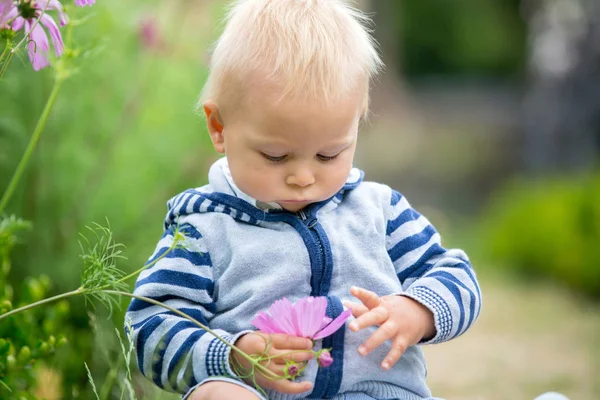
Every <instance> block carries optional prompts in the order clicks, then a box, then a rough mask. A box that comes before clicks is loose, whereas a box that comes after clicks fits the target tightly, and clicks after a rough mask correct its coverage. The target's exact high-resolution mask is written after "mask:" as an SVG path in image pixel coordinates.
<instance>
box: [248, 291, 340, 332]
mask: <svg viewBox="0 0 600 400" xmlns="http://www.w3.org/2000/svg"><path fill="white" fill-rule="evenodd" d="M326 311H327V298H325V297H305V298H302V299H300V300H298V301H297V302H296V303H295V304H292V303H291V302H290V301H289V300H288V299H286V298H285V297H284V298H283V299H280V300H276V301H275V302H274V303H273V304H272V305H271V307H270V308H269V313H270V315H269V314H267V313H266V312H263V311H261V312H259V313H257V314H256V316H255V317H254V318H253V319H252V321H251V322H252V324H253V325H254V326H255V327H256V328H258V329H260V330H261V331H263V332H266V333H285V334H288V335H292V336H300V337H305V338H310V339H314V340H317V339H322V338H324V337H327V336H329V335H332V334H333V333H335V331H337V330H338V329H339V328H340V327H341V326H342V325H343V324H344V322H345V321H346V319H348V318H349V317H350V315H351V314H352V313H351V311H350V310H344V311H343V312H342V313H341V314H340V315H339V316H338V317H337V318H336V319H335V320H333V321H332V320H331V318H328V317H327V316H325V312H326Z"/></svg>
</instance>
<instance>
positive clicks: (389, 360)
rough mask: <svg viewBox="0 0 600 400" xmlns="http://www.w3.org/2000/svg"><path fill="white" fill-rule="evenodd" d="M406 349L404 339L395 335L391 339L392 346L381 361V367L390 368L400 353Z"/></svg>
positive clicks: (400, 355)
mask: <svg viewBox="0 0 600 400" xmlns="http://www.w3.org/2000/svg"><path fill="white" fill-rule="evenodd" d="M405 351H406V341H405V340H404V338H403V337H401V336H396V338H395V339H394V340H393V341H392V348H391V349H390V351H389V352H388V353H387V355H386V356H385V358H384V359H383V362H382V363H381V368H383V369H390V368H392V367H393V366H394V364H396V363H397V362H398V360H399V359H400V357H402V354H404V352H405Z"/></svg>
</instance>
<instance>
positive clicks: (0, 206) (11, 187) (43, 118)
mask: <svg viewBox="0 0 600 400" xmlns="http://www.w3.org/2000/svg"><path fill="white" fill-rule="evenodd" d="M11 55H12V53H11V54H9V55H8V57H9V58H8V59H7V60H6V62H7V63H8V61H9V60H10V57H11ZM5 66H6V64H4V66H3V70H4V67H5ZM1 76H2V74H1V73H0V78H1ZM63 80H64V75H57V76H56V79H55V80H54V85H53V86H52V92H51V93H50V97H48V101H47V102H46V106H45V107H44V110H43V111H42V115H40V119H39V120H38V123H37V125H36V127H35V130H34V131H33V135H31V139H30V140H29V144H28V145H27V149H25V154H23V157H22V158H21V161H20V162H19V165H18V166H17V169H16V170H15V173H14V175H13V177H12V179H11V180H10V183H9V184H8V188H7V189H6V191H5V192H4V194H3V195H2V200H0V214H2V211H3V210H4V208H5V207H6V205H7V204H8V202H9V200H10V198H11V197H12V195H13V193H14V191H15V189H16V187H17V184H18V183H19V180H20V179H21V175H23V172H24V171H25V167H26V166H27V163H28V162H29V159H30V158H31V154H33V151H34V150H35V146H36V145H37V142H38V140H39V138H40V136H41V134H42V132H43V131H44V127H45V126H46V122H47V121H48V115H50V110H52V107H53V106H54V103H55V101H56V98H57V96H58V91H59V90H60V87H61V85H62V82H63Z"/></svg>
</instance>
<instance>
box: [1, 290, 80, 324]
mask: <svg viewBox="0 0 600 400" xmlns="http://www.w3.org/2000/svg"><path fill="white" fill-rule="evenodd" d="M84 292H85V290H84V289H83V288H82V287H80V288H79V289H77V290H73V291H70V292H66V293H62V294H59V295H56V296H53V297H48V298H47V299H44V300H40V301H36V302H35V303H31V304H27V305H26V306H23V307H19V308H15V309H14V310H10V311H9V312H7V313H4V314H1V315H0V320H3V319H4V318H7V317H10V316H11V315H13V314H18V313H20V312H22V311H26V310H29V309H30V308H34V307H37V306H41V305H43V304H47V303H52V302H54V301H57V300H61V299H66V298H67V297H72V296H77V295H79V294H83V293H84Z"/></svg>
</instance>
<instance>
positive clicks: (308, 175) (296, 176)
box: [286, 169, 315, 187]
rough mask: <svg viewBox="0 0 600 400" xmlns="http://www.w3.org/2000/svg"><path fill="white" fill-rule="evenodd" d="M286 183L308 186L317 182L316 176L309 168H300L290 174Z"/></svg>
mask: <svg viewBox="0 0 600 400" xmlns="http://www.w3.org/2000/svg"><path fill="white" fill-rule="evenodd" d="M286 183H287V184H288V185H294V186H300V187H306V186H310V185H312V184H313V183H315V176H314V174H313V173H312V172H311V171H310V170H308V169H299V170H296V171H294V172H292V173H290V174H289V175H288V177H287V178H286Z"/></svg>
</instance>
